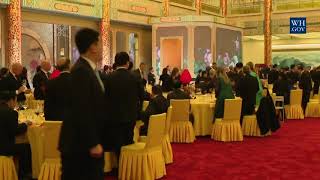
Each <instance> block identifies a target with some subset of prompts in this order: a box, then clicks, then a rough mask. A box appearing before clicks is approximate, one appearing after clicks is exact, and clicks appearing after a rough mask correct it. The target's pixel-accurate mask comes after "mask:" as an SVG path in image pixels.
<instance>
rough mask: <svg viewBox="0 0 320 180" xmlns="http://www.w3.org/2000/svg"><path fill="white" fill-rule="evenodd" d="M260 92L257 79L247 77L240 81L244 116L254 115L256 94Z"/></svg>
mask: <svg viewBox="0 0 320 180" xmlns="http://www.w3.org/2000/svg"><path fill="white" fill-rule="evenodd" d="M258 91H259V84H258V81H257V78H255V77H253V76H251V75H245V76H244V77H243V78H242V79H241V80H240V81H239V94H240V97H241V98H242V114H243V115H251V114H253V113H254V108H255V104H256V94H257V92H258Z"/></svg>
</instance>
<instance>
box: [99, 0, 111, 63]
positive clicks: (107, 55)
mask: <svg viewBox="0 0 320 180" xmlns="http://www.w3.org/2000/svg"><path fill="white" fill-rule="evenodd" d="M100 33H101V40H102V65H111V58H112V57H111V43H110V42H111V26H110V0H104V3H103V14H102V20H101V24H100Z"/></svg>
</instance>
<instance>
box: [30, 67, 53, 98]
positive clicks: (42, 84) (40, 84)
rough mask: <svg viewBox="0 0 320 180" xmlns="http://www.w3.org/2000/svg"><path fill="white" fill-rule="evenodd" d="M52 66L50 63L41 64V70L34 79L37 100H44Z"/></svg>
mask: <svg viewBox="0 0 320 180" xmlns="http://www.w3.org/2000/svg"><path fill="white" fill-rule="evenodd" d="M50 69H51V64H50V62H49V61H42V62H41V69H40V71H39V72H37V74H36V75H35V76H34V77H33V87H34V97H35V99H37V100H44V98H45V92H46V88H47V83H48V80H49V77H50V73H49V71H50Z"/></svg>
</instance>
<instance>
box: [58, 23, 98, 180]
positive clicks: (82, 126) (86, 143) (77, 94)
mask: <svg viewBox="0 0 320 180" xmlns="http://www.w3.org/2000/svg"><path fill="white" fill-rule="evenodd" d="M75 39H76V45H77V48H78V50H79V52H80V54H81V57H80V58H79V60H78V61H77V62H76V64H75V65H74V66H73V68H72V70H71V79H70V87H71V89H70V108H69V109H68V110H67V111H66V112H67V115H66V119H65V120H64V121H63V125H62V128H61V134H60V143H59V149H60V151H61V162H62V176H61V179H62V180H103V178H104V174H103V168H104V158H103V148H102V145H101V144H102V130H103V129H102V128H103V111H102V107H103V101H102V99H103V92H104V86H103V83H102V81H101V79H100V76H99V73H98V71H97V70H96V64H97V63H98V61H99V60H100V59H101V58H100V56H101V52H100V49H101V48H100V46H101V45H100V41H99V33H98V32H96V31H94V30H91V29H82V30H80V31H79V32H78V33H77V34H76V38H75Z"/></svg>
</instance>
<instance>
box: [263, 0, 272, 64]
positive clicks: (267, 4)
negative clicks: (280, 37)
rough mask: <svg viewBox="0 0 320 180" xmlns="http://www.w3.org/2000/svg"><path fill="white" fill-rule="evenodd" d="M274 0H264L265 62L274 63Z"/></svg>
mask: <svg viewBox="0 0 320 180" xmlns="http://www.w3.org/2000/svg"><path fill="white" fill-rule="evenodd" d="M271 14H272V0H264V64H268V65H269V64H272V47H271V46H272V29H271V25H272V24H271Z"/></svg>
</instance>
